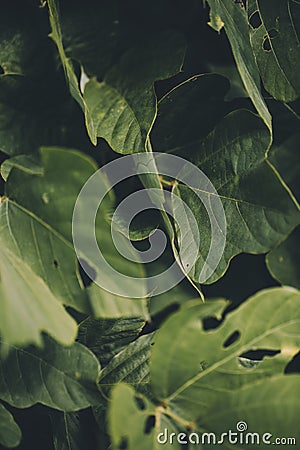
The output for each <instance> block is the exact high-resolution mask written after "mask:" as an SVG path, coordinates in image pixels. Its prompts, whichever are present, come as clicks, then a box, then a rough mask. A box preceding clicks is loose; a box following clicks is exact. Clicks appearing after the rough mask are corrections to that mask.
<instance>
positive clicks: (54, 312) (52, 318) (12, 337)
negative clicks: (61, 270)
mask: <svg viewBox="0 0 300 450" xmlns="http://www.w3.org/2000/svg"><path fill="white" fill-rule="evenodd" d="M3 208H4V207H3V206H2V207H1V212H2V210H3ZM2 216H3V214H2V215H0V220H1V219H2ZM1 221H2V220H1ZM2 226H5V225H4V224H3V225H2ZM7 226H9V222H8V223H7ZM3 231H5V230H4V229H3V228H2V230H1V238H2V239H3V240H2V239H1V250H0V308H1V316H0V332H1V337H2V338H3V340H4V341H5V344H17V345H26V344H29V343H34V344H37V345H41V344H42V337H41V333H42V331H45V332H47V333H48V334H50V335H51V336H52V337H54V338H55V339H56V340H58V341H60V342H62V343H63V344H66V345H68V344H71V343H72V342H74V340H75V338H76V335H77V324H76V322H75V320H74V319H72V317H71V316H70V315H69V314H68V313H67V312H66V310H65V309H64V307H63V305H62V304H61V303H60V301H59V300H58V299H57V298H56V297H55V295H53V293H52V292H51V291H50V289H49V287H48V286H47V284H46V283H45V282H44V281H43V280H42V279H41V278H40V277H38V276H37V275H36V274H35V272H33V270H32V269H31V268H30V267H29V266H28V265H27V264H26V263H25V262H24V261H23V260H22V259H21V258H19V257H18V256H17V255H16V254H15V253H13V252H12V251H11V250H10V249H9V248H8V247H7V246H6V244H7V243H6V242H5V241H6V235H5V233H3Z"/></svg>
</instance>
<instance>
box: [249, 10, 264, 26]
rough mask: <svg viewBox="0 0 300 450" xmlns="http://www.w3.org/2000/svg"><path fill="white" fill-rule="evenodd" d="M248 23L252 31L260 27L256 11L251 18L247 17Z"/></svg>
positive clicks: (259, 19) (260, 22)
mask: <svg viewBox="0 0 300 450" xmlns="http://www.w3.org/2000/svg"><path fill="white" fill-rule="evenodd" d="M249 23H250V26H251V27H252V28H253V29H254V30H256V29H257V28H259V27H260V26H261V24H262V21H261V18H260V15H259V12H258V11H255V12H254V13H253V14H251V16H250V17H249Z"/></svg>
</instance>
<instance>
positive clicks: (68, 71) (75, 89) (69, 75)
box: [47, 0, 97, 145]
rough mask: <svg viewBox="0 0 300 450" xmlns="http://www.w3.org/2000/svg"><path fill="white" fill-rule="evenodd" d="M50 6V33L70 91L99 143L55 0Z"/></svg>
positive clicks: (48, 2)
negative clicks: (65, 40)
mask: <svg viewBox="0 0 300 450" xmlns="http://www.w3.org/2000/svg"><path fill="white" fill-rule="evenodd" d="M47 4H48V8H49V20H50V25H51V30H52V31H51V34H50V35H49V36H50V37H51V38H52V39H53V41H54V42H55V44H56V46H57V49H58V53H59V56H60V59H61V63H62V66H63V68H64V72H65V76H66V80H67V83H68V86H69V90H70V93H71V95H72V97H73V98H74V100H76V102H77V103H78V104H79V105H80V107H81V109H82V110H83V112H84V116H85V123H86V128H87V131H88V134H89V137H90V139H91V141H92V143H93V144H94V145H96V143H97V137H96V130H95V127H94V121H93V117H92V116H91V112H90V110H89V107H88V105H87V103H86V102H85V100H84V98H83V95H82V93H81V91H80V88H79V81H78V78H77V76H76V73H75V70H74V67H73V64H72V61H71V59H70V58H68V57H67V56H66V54H65V50H64V46H63V42H62V35H61V27H60V19H59V12H58V9H57V6H56V1H55V0H47Z"/></svg>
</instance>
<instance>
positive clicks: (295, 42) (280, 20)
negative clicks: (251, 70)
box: [251, 0, 300, 102]
mask: <svg viewBox="0 0 300 450" xmlns="http://www.w3.org/2000/svg"><path fill="white" fill-rule="evenodd" d="M256 11H258V12H259V16H260V19H261V22H262V23H261V25H260V26H259V27H258V28H256V29H253V30H252V33H251V44H252V47H253V51H254V54H255V58H256V61H257V64H258V67H259V70H260V74H261V77H262V80H263V83H264V87H265V88H266V90H267V91H268V92H269V93H270V94H271V95H272V96H273V97H274V98H276V99H277V100H281V101H285V102H290V101H293V100H295V99H296V98H298V97H299V96H300V81H299V70H300V46H299V39H300V25H299V23H300V4H299V2H297V1H294V0H287V1H281V0H274V1H272V2H270V1H268V0H257V2H256ZM254 14H255V12H254Z"/></svg>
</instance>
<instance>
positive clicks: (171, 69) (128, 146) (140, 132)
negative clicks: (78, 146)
mask: <svg viewBox="0 0 300 450" xmlns="http://www.w3.org/2000/svg"><path fill="white" fill-rule="evenodd" d="M184 53H185V42H184V40H183V38H182V36H181V35H178V34H176V33H174V32H164V33H160V34H159V35H158V36H157V37H156V38H155V39H154V38H153V37H152V38H151V39H144V40H143V42H140V43H139V44H137V45H136V46H135V47H133V48H131V49H130V50H128V51H127V52H126V53H125V54H124V55H123V56H122V58H121V59H120V61H119V62H118V63H117V64H116V65H114V66H113V67H111V69H110V70H109V71H108V72H107V73H106V74H105V76H104V80H103V82H101V83H99V82H98V81H97V80H96V79H95V78H94V79H92V80H90V81H89V82H88V83H87V84H86V86H85V90H84V99H85V101H86V103H87V105H88V107H89V109H90V111H91V115H92V118H93V122H94V125H95V130H96V134H97V136H98V137H102V138H104V139H106V141H107V142H108V143H109V145H110V146H111V147H112V149H113V150H115V151H116V152H118V153H137V152H142V151H145V145H146V140H147V137H148V135H149V131H150V129H151V126H152V124H153V121H154V119H155V116H156V109H157V105H156V103H157V100H156V96H155V92H154V82H155V81H157V80H162V79H165V78H169V77H171V76H172V75H175V74H176V73H177V72H179V71H180V69H181V66H182V64H183V58H184Z"/></svg>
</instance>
